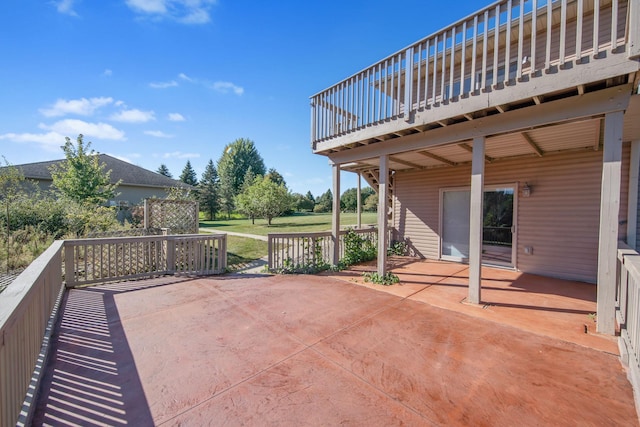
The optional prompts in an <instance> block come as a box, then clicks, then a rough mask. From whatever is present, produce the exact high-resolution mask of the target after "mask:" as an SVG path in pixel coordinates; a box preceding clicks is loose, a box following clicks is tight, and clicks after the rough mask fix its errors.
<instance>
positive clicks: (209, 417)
mask: <svg viewBox="0 0 640 427" xmlns="http://www.w3.org/2000/svg"><path fill="white" fill-rule="evenodd" d="M431 264H433V265H431ZM465 269H466V267H465V266H461V265H458V264H446V263H438V264H435V263H430V262H420V263H410V264H406V265H404V266H398V267H397V269H396V270H395V271H396V273H398V274H399V275H400V276H401V278H403V280H406V282H403V283H401V284H399V285H396V286H392V287H386V288H385V287H380V286H377V285H370V284H369V285H365V286H361V285H362V283H358V285H356V284H352V283H345V282H344V280H337V279H335V278H332V277H326V276H324V277H323V276H295V275H290V276H262V277H259V276H256V277H248V276H241V275H232V276H223V277H210V278H201V279H192V280H176V279H175V278H171V277H167V278H160V279H153V280H150V281H140V282H129V283H121V284H116V285H109V286H96V287H94V288H89V289H76V290H71V291H70V292H69V295H68V300H67V303H66V306H65V308H64V312H63V318H62V321H61V322H60V325H59V327H58V330H57V331H58V332H57V334H56V336H55V337H54V340H55V351H56V352H55V353H54V355H53V357H52V361H51V363H50V366H49V367H48V370H47V379H46V382H45V391H44V392H43V395H42V396H41V398H40V400H39V401H38V412H37V416H36V421H37V422H36V424H39V423H50V424H61V423H65V422H74V423H77V424H83V425H88V424H99V423H104V424H110V425H114V424H115V425H118V424H125V423H127V424H130V425H149V424H155V425H207V424H208V425H278V426H281V425H296V426H297V425H343V424H344V425H363V426H364V425H366V426H370V425H385V426H388V425H425V424H426V425H429V424H433V425H513V424H514V423H518V424H522V425H550V424H554V425H557V424H576V425H604V424H613V425H637V423H638V417H637V414H636V410H635V406H634V400H633V394H632V390H631V385H630V384H629V382H628V381H627V378H626V372H625V371H624V369H623V368H622V366H621V364H620V362H619V359H618V357H617V356H616V355H615V354H612V353H614V352H612V351H610V350H608V349H602V348H600V347H602V345H591V346H589V347H591V348H589V347H587V346H585V345H586V344H585V343H582V342H578V343H577V344H580V345H576V344H575V343H574V342H575V340H574V341H572V340H566V339H563V338H562V337H556V336H553V334H551V333H546V332H547V331H546V329H545V328H546V327H544V328H543V329H542V330H539V331H533V332H534V333H531V331H528V330H527V329H525V328H521V327H519V326H518V325H517V322H516V323H513V322H511V323H510V322H503V321H502V320H504V319H508V317H509V316H510V315H512V314H513V313H522V312H530V313H532V317H531V318H529V319H528V322H530V323H535V324H536V325H538V326H537V327H539V325H541V324H545V322H548V321H547V320H546V318H547V317H548V316H570V317H572V316H578V317H581V318H582V319H583V320H582V322H583V323H584V321H585V320H584V319H586V317H587V314H588V313H589V312H591V311H593V310H591V305H590V304H594V303H593V302H592V301H591V300H590V298H591V297H590V296H589V293H588V292H587V293H586V294H584V296H577V297H575V298H572V297H568V296H566V295H558V294H554V293H553V292H552V290H553V289H554V286H553V285H549V286H550V287H549V288H548V289H547V290H546V291H543V292H542V291H541V292H540V293H539V295H538V294H537V293H536V292H535V288H536V286H538V285H536V280H541V279H537V278H536V277H524V278H516V280H515V281H513V282H511V284H509V283H508V282H509V277H511V276H509V275H506V276H505V274H506V273H509V272H504V271H502V270H497V271H493V270H491V271H486V270H483V277H485V276H486V277H487V279H486V281H485V282H484V283H483V284H486V286H487V287H488V288H489V289H486V290H485V291H484V293H483V300H485V302H486V303H485V305H484V306H482V307H478V306H471V305H469V304H465V303H461V301H463V300H464V297H465V296H466V286H462V284H463V283H464V282H465V280H466V271H465ZM345 278H346V279H347V280H350V281H358V282H361V281H362V280H361V277H360V276H359V274H357V273H349V272H345V273H343V276H342V279H345ZM519 280H520V281H519ZM545 280H546V279H545ZM523 281H524V282H523ZM425 283H426V284H425ZM563 284H564V282H563ZM576 285H578V284H576ZM569 286H573V285H571V284H570V285H569ZM581 286H583V287H584V286H586V287H587V288H590V287H589V286H588V285H581ZM367 287H374V288H375V289H376V291H374V290H372V289H368V288H367ZM541 289H545V288H544V287H542V288H541ZM379 290H383V291H384V292H380V291H379ZM524 290H526V292H524ZM394 294H395V295H394ZM532 294H534V295H537V296H535V298H534V297H533V296H532ZM523 296H524V299H522V298H523ZM518 298H520V300H518ZM537 298H539V300H538V299H537ZM540 301H546V302H545V305H544V306H543V307H544V309H542V310H538V309H536V308H535V307H537V306H539V304H540ZM450 307H456V309H455V310H454V309H451V308H450ZM483 307H485V308H483ZM594 307H595V305H594ZM572 311H573V312H572ZM523 323H525V324H526V323H527V322H526V321H524V322H523ZM548 323H549V324H554V325H555V320H552V321H549V322H548ZM562 328H563V327H562V325H555V326H554V327H553V328H551V329H552V332H553V330H556V329H562ZM582 335H585V336H586V337H591V338H592V339H597V340H599V341H598V342H600V341H602V342H604V343H607V344H615V341H614V340H612V339H610V338H608V337H599V336H596V335H594V334H584V332H583V331H582ZM603 350H604V351H603ZM76 369H80V371H78V370H76ZM60 373H63V375H61V374H60ZM47 388H48V389H47ZM61 409H63V410H61ZM54 417H57V418H54ZM89 420H93V422H90V421H89Z"/></svg>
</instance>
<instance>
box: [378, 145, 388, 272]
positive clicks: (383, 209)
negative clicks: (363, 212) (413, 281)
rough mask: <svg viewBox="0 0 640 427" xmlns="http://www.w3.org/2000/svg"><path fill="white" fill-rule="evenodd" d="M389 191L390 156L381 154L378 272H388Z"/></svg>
mask: <svg viewBox="0 0 640 427" xmlns="http://www.w3.org/2000/svg"><path fill="white" fill-rule="evenodd" d="M388 192H389V156H388V155H384V156H380V176H379V177H378V274H379V275H380V276H384V275H385V274H387V238H388V232H387V229H388V226H387V211H388V206H387V205H388V203H389V202H388V200H389V196H388Z"/></svg>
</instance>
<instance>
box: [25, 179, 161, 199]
mask: <svg viewBox="0 0 640 427" xmlns="http://www.w3.org/2000/svg"><path fill="white" fill-rule="evenodd" d="M33 181H34V182H35V183H36V184H37V185H38V187H40V190H41V191H49V190H51V184H52V181H48V180H33ZM116 193H119V194H118V196H116V198H115V199H114V201H115V202H116V203H118V202H120V201H126V202H129V204H130V205H142V204H143V203H144V199H146V198H149V197H157V198H160V199H164V198H165V197H167V192H166V191H165V189H164V188H159V187H142V186H140V187H137V186H129V185H126V184H121V185H119V186H118V189H117V190H116Z"/></svg>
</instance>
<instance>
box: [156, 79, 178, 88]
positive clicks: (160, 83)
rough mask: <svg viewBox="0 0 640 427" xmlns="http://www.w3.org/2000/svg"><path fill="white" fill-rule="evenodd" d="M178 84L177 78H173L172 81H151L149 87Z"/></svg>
mask: <svg viewBox="0 0 640 427" xmlns="http://www.w3.org/2000/svg"><path fill="white" fill-rule="evenodd" d="M175 86H178V82H177V81H175V80H171V81H170V82H157V83H156V82H151V83H149V87H152V88H153V89H166V88H168V87H175Z"/></svg>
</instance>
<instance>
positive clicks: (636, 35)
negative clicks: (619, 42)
mask: <svg viewBox="0 0 640 427" xmlns="http://www.w3.org/2000/svg"><path fill="white" fill-rule="evenodd" d="M639 13H640V0H629V13H628V16H629V18H628V19H629V24H628V25H629V30H628V36H627V37H628V40H629V41H628V51H627V52H628V57H629V59H638V58H640V22H639V20H638V19H637V18H638V14H639ZM634 17H635V18H634Z"/></svg>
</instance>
